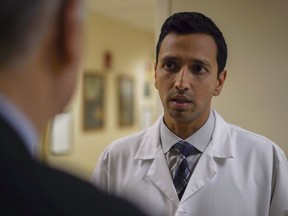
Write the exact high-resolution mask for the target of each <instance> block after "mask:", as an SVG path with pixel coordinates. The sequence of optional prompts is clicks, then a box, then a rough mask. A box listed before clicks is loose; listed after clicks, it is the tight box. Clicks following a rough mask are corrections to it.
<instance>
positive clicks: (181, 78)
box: [174, 67, 191, 91]
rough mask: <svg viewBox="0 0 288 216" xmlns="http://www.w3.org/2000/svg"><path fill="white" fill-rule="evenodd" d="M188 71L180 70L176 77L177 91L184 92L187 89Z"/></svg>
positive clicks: (185, 69)
mask: <svg viewBox="0 0 288 216" xmlns="http://www.w3.org/2000/svg"><path fill="white" fill-rule="evenodd" d="M189 79H191V78H190V77H189V70H188V69H187V68H185V67H183V68H181V70H180V71H179V72H178V73H177V75H176V80H175V86H174V87H175V88H177V89H178V90H182V91H183V90H186V89H188V88H189Z"/></svg>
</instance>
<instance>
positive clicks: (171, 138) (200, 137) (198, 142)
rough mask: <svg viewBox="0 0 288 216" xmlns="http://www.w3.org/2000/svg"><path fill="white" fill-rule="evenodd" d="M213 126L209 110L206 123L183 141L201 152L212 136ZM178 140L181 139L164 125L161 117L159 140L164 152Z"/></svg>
mask: <svg viewBox="0 0 288 216" xmlns="http://www.w3.org/2000/svg"><path fill="white" fill-rule="evenodd" d="M214 127H215V117H214V115H213V114H212V113H211V112H210V115H209V118H208V120H207V121H206V123H205V124H204V125H203V126H202V127H201V128H200V129H199V130H198V131H196V132H195V133H194V134H192V135H191V136H189V137H188V138H187V139H185V141H186V142H188V143H190V144H192V145H193V146H194V147H195V148H197V149H198V150H199V151H200V152H203V151H204V150H205V148H206V147H207V145H208V144H209V142H210V140H211V138H212V134H213V131H214ZM180 140H182V139H181V138H179V137H178V136H176V135H175V134H174V133H172V132H171V131H170V130H169V128H168V127H167V126H166V125H165V123H164V118H163V119H162V121H161V123H160V142H161V145H162V148H163V151H164V153H167V152H168V151H169V150H170V149H171V148H172V146H173V145H174V144H175V143H177V142H179V141H180Z"/></svg>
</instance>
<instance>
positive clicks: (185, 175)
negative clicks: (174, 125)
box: [173, 140, 196, 200]
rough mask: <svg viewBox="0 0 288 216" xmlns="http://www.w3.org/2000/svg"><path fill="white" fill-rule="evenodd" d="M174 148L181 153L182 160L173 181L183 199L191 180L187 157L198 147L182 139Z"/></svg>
mask: <svg viewBox="0 0 288 216" xmlns="http://www.w3.org/2000/svg"><path fill="white" fill-rule="evenodd" d="M174 148H175V149H176V150H177V151H178V152H179V153H180V155H181V161H180V163H179V165H178V167H177V170H176V173H175V176H174V178H173V182H174V185H175V188H176V191H177V193H178V197H179V200H181V198H182V195H183V193H184V191H185V189H186V186H187V184H188V182H189V179H190V176H191V171H190V169H189V166H188V163H187V160H186V157H187V156H188V155H190V154H192V152H193V150H194V151H195V150H196V149H195V148H194V147H193V146H192V145H190V144H189V143H187V142H185V141H183V140H181V141H179V142H177V143H176V144H175V145H174Z"/></svg>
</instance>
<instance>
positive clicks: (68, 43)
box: [58, 0, 83, 64]
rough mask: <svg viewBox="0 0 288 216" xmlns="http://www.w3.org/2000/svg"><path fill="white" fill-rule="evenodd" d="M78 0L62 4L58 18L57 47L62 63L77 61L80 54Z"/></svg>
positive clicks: (81, 17)
mask: <svg viewBox="0 0 288 216" xmlns="http://www.w3.org/2000/svg"><path fill="white" fill-rule="evenodd" d="M80 2H81V1H79V0H66V1H63V3H62V8H61V11H60V17H59V19H60V20H59V29H58V32H59V34H58V43H59V44H58V47H59V55H60V58H61V60H62V63H64V64H65V63H68V64H69V63H73V62H74V61H78V60H79V59H80V56H81V54H82V43H81V41H82V36H83V35H82V34H83V33H82V30H83V29H82V28H83V15H82V14H81V12H82V13H83V11H82V10H83V6H82V5H81V3H80Z"/></svg>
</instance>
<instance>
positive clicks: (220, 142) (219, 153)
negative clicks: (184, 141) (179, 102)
mask: <svg viewBox="0 0 288 216" xmlns="http://www.w3.org/2000/svg"><path fill="white" fill-rule="evenodd" d="M212 114H213V115H214V116H215V128H214V132H213V135H212V139H211V145H212V157H216V158H233V157H234V153H233V152H234V151H233V149H232V146H231V145H230V144H231V134H230V128H229V124H228V123H227V122H226V121H225V120H224V119H223V118H222V117H221V116H220V115H219V114H218V113H217V112H216V111H215V110H212ZM162 119H163V114H162V115H161V116H160V117H159V118H158V119H157V121H156V122H155V123H154V124H153V125H152V126H151V127H150V128H148V129H147V130H146V132H145V133H144V135H143V136H144V137H143V140H142V143H141V145H140V147H139V150H138V152H137V154H136V155H135V159H140V160H149V159H153V158H155V157H156V154H157V152H158V151H159V149H160V148H161V146H160V142H159V140H160V132H159V130H160V122H161V121H162Z"/></svg>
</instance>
